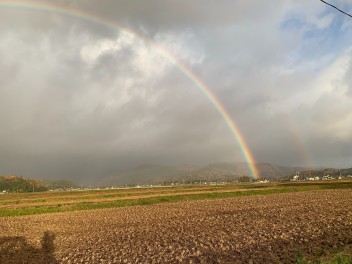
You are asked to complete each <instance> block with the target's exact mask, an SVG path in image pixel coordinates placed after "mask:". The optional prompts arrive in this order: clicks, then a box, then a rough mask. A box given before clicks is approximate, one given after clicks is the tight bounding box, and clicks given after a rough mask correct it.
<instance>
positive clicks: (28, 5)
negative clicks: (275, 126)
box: [0, 0, 260, 179]
mask: <svg viewBox="0 0 352 264" xmlns="http://www.w3.org/2000/svg"><path fill="white" fill-rule="evenodd" d="M0 8H17V9H30V10H37V11H46V12H51V13H57V14H60V15H65V16H69V17H73V18H78V19H82V20H86V21H88V22H94V23H96V24H99V25H102V26H105V27H108V28H111V29H113V30H118V31H121V32H124V33H128V34H131V35H132V36H134V37H136V38H137V39H139V40H141V41H142V42H143V43H145V44H146V45H148V46H149V47H151V48H153V50H155V51H157V52H158V53H159V54H160V55H161V56H163V57H164V58H166V59H167V60H168V61H170V62H171V63H172V64H173V65H175V66H176V67H177V68H178V69H179V70H180V71H181V72H182V73H183V74H185V75H186V76H187V77H188V78H189V79H190V80H191V81H192V82H193V83H194V84H195V85H196V87H197V88H198V89H200V90H201V91H202V92H203V93H204V95H205V96H206V97H207V98H208V99H209V101H210V102H211V103H212V104H213V105H214V107H215V108H216V109H217V111H218V112H219V114H220V115H221V116H222V118H223V119H224V121H225V122H226V124H227V126H228V127H229V129H230V130H231V133H232V135H233V137H234V139H235V140H236V141H237V143H238V144H239V146H240V148H241V151H242V155H243V157H244V158H245V160H246V162H247V164H248V169H249V170H250V172H251V175H252V176H253V177H254V178H256V179H258V178H259V177H260V176H259V172H258V169H257V167H256V164H255V159H254V157H253V155H252V153H251V151H250V149H249V147H248V145H247V143H246V141H245V139H244V137H243V135H242V134H241V132H240V130H239V128H238V126H237V125H236V123H235V122H234V120H233V119H232V118H231V116H230V114H229V113H228V112H227V111H226V109H225V108H224V106H223V105H222V103H221V102H220V101H219V99H218V98H217V97H216V96H215V95H214V94H213V92H212V91H211V90H210V88H209V87H208V86H207V85H206V84H205V83H204V82H203V81H202V80H201V79H200V78H199V77H198V76H196V75H195V74H194V73H193V72H192V71H191V70H190V69H189V68H188V67H187V66H186V65H185V64H184V63H183V62H182V61H180V60H179V59H178V58H176V57H175V56H174V55H173V54H172V53H171V52H169V51H167V50H165V49H164V48H163V47H161V46H159V45H158V44H157V43H156V42H154V41H153V40H151V39H149V38H147V37H145V36H143V35H141V34H140V33H137V32H135V31H133V30H132V29H130V28H128V27H126V26H122V25H119V24H116V23H115V22H113V21H110V20H108V19H105V18H102V17H99V16H96V15H93V14H91V13H88V12H85V11H81V10H78V9H74V8H71V7H67V6H64V5H58V4H54V3H44V2H39V1H30V0H29V1H16V0H15V1H2V0H0Z"/></svg>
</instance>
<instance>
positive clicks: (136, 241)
mask: <svg viewBox="0 0 352 264" xmlns="http://www.w3.org/2000/svg"><path fill="white" fill-rule="evenodd" d="M132 205H135V206H132ZM101 208H104V209H101ZM91 209H99V210H91ZM0 212H1V215H2V216H3V217H2V218H0V230H1V237H0V263H48V262H51V263H55V262H59V263H170V262H172V263H291V262H292V263H294V262H296V261H297V260H300V258H301V257H300V256H303V257H302V258H306V259H307V260H313V259H316V258H319V259H322V260H324V259H328V258H329V256H335V255H336V254H340V253H339V252H345V253H346V254H347V255H348V254H350V253H351V246H352V184H351V182H347V181H346V182H318V183H308V182H306V183H270V184H236V185H214V186H200V185H194V186H177V187H161V188H145V189H138V188H136V189H123V190H104V191H87V192H83V191H82V192H79V191H77V192H63V193H54V192H47V193H33V194H7V195H2V196H1V197H0ZM48 212H51V213H50V214H49V213H48ZM15 215H22V216H20V217H13V216H15ZM350 260H351V258H349V260H348V261H350ZM301 263H303V262H301Z"/></svg>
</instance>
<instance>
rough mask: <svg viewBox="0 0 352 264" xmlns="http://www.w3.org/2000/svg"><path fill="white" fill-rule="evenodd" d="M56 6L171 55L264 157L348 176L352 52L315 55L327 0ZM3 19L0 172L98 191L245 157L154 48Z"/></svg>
mask: <svg viewBox="0 0 352 264" xmlns="http://www.w3.org/2000/svg"><path fill="white" fill-rule="evenodd" d="M317 2H318V1H317ZM60 3H61V4H63V5H67V6H70V7H71V8H75V9H78V10H83V11H85V12H89V13H92V14H94V15H96V16H99V17H104V18H107V19H110V20H112V21H114V22H115V23H119V24H122V25H127V26H129V27H131V28H132V29H133V30H135V31H137V32H140V33H141V34H144V35H147V36H148V37H149V38H150V39H152V40H153V41H154V42H155V43H156V44H157V45H159V46H161V47H163V48H164V49H165V50H167V51H168V52H170V53H171V54H173V55H175V57H177V58H178V59H179V60H181V61H182V62H183V63H184V64H185V65H187V67H189V68H190V69H191V70H192V71H193V72H194V73H195V74H196V75H198V76H199V78H201V79H202V80H204V82H205V83H206V84H207V85H208V86H209V89H211V90H212V91H213V93H214V94H215V95H216V96H217V97H218V99H219V100H220V101H221V102H222V103H223V105H224V107H225V108H226V109H227V111H228V113H229V115H230V116H231V117H232V118H233V119H234V120H235V121H236V124H237V125H238V127H239V128H240V130H241V133H242V134H243V135H244V137H245V139H246V141H247V143H248V145H249V147H250V149H251V150H252V152H253V154H254V156H255V157H256V159H257V160H258V161H269V162H274V163H277V164H280V163H282V164H287V165H309V164H310V163H313V164H314V165H330V164H331V165H334V166H335V165H336V166H349V164H348V163H349V161H350V158H351V156H352V153H351V152H350V149H352V148H349V146H351V142H352V141H351V140H352V138H351V136H350V135H352V133H351V132H352V131H351V129H352V127H351V124H352V122H350V121H352V120H351V118H352V117H351V115H350V109H351V103H350V100H349V99H350V96H349V95H348V93H346V91H347V90H349V91H350V87H349V84H350V82H349V80H350V78H349V76H350V75H351V74H350V72H351V66H350V53H349V52H348V49H349V48H350V47H349V46H348V44H347V43H346V45H342V46H341V45H340V46H339V49H338V50H336V49H334V45H332V44H330V45H331V46H324V47H321V48H319V47H318V46H315V45H316V43H318V41H322V39H324V37H327V38H331V35H329V34H333V33H332V31H331V32H330V31H329V27H330V26H332V25H333V24H334V23H335V22H336V23H337V21H339V20H338V19H340V18H339V17H336V14H334V13H326V14H325V15H324V13H322V12H324V11H325V12H326V9H325V7H324V6H322V5H320V4H319V3H296V2H295V1H275V2H272V3H270V4H268V3H262V4H261V3H257V2H256V3H254V2H253V3H250V2H248V1H236V2H233V1H223V2H221V4H220V3H219V2H215V1H201V2H200V1H192V2H189V1H171V2H165V1H156V0H155V1H154V0H153V1H148V2H142V3H141V2H140V1H138V3H137V2H136V1H105V2H104V4H101V3H100V2H99V3H98V2H97V1H90V0H89V1H79V2H77V1H75V2H73V1H68V0H67V1H60ZM297 14H299V15H297ZM288 19H291V20H290V23H291V25H294V26H291V27H290V28H285V27H287V25H286V24H285V21H288ZM292 19H293V20H292ZM0 21H1V23H0V30H1V39H0V56H1V61H0V124H1V127H2V129H1V130H0V145H1V149H0V156H1V162H0V174H19V175H23V176H28V177H48V178H50V177H51V178H54V177H60V178H72V179H76V180H77V181H87V180H89V181H93V180H94V179H96V178H99V177H104V176H107V175H113V174H114V173H117V172H120V171H123V170H126V169H128V168H131V167H135V166H138V165H140V164H144V163H158V164H180V163H198V164H202V163H207V162H212V161H235V160H237V161H240V160H243V157H242V153H241V149H240V146H239V145H238V144H237V143H236V141H235V140H234V138H233V135H232V134H231V132H230V130H229V128H228V127H227V125H226V123H225V121H224V120H223V119H222V117H221V116H220V114H219V113H218V111H217V109H216V108H215V107H214V105H213V104H212V103H211V102H210V101H209V100H208V99H207V97H206V96H205V94H204V92H202V91H201V90H200V89H199V88H198V87H197V86H196V85H195V83H194V82H193V81H192V80H191V79H190V78H189V77H187V76H186V75H185V74H184V73H183V72H182V71H180V69H178V67H177V66H175V65H174V64H173V63H172V62H171V61H170V60H169V59H168V58H167V57H163V56H162V55H161V54H160V52H158V51H157V50H155V48H153V46H149V45H148V44H147V43H144V42H143V41H141V40H140V39H138V38H135V37H134V36H132V35H130V34H128V33H126V32H124V31H114V30H112V29H111V28H107V27H104V26H102V25H99V24H95V23H93V22H92V21H84V20H81V19H79V18H77V17H69V16H64V15H60V14H57V13H52V12H43V11H38V10H28V9H21V10H16V9H8V8H1V7H0ZM285 25H286V26H285ZM343 25H344V24H343V23H340V24H339V27H340V28H343V27H344V26H343ZM335 27H337V26H335ZM321 30H325V31H327V32H330V33H326V34H327V36H325V35H322V34H320V33H321V32H322V31H321ZM344 30H345V29H344ZM347 33H348V32H347ZM347 33H346V32H343V33H341V34H347ZM324 34H325V33H324ZM315 35H317V36H316V37H314V36H315ZM307 36H310V37H307ZM314 49H319V50H318V52H317V54H318V55H319V56H318V55H316V56H308V55H307V50H314ZM308 159H309V160H308Z"/></svg>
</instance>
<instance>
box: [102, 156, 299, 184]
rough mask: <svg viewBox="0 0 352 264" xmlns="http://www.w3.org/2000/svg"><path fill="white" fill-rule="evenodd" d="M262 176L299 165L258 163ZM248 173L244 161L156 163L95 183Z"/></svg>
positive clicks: (215, 177) (156, 181) (222, 177)
mask: <svg viewBox="0 0 352 264" xmlns="http://www.w3.org/2000/svg"><path fill="white" fill-rule="evenodd" d="M257 168H258V171H259V173H260V176H261V177H262V178H266V179H276V178H281V177H285V176H288V175H292V174H294V173H295V172H296V171H297V170H303V168H300V167H286V166H277V165H273V164H269V163H258V164H257ZM248 175H250V171H249V169H248V166H247V164H246V163H245V162H216V163H211V164H208V165H205V166H195V165H180V166H160V165H143V166H139V167H137V168H135V169H132V170H130V171H127V172H125V173H122V174H118V175H115V176H110V177H107V178H104V179H102V180H100V181H98V182H97V183H96V184H97V185H99V186H113V185H125V184H131V185H132V184H139V185H143V184H160V183H166V182H180V183H182V182H184V183H186V182H190V181H200V180H201V181H235V180H238V179H239V178H240V177H241V176H248Z"/></svg>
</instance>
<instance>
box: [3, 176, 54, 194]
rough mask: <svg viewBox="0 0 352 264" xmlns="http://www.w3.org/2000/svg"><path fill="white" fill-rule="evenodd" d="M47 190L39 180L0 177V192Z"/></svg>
mask: <svg viewBox="0 0 352 264" xmlns="http://www.w3.org/2000/svg"><path fill="white" fill-rule="evenodd" d="M46 190H48V188H47V187H46V186H45V185H43V183H42V182H41V181H39V180H31V179H24V178H22V177H19V176H0V192H3V191H6V192H33V191H35V192H40V191H46Z"/></svg>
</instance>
